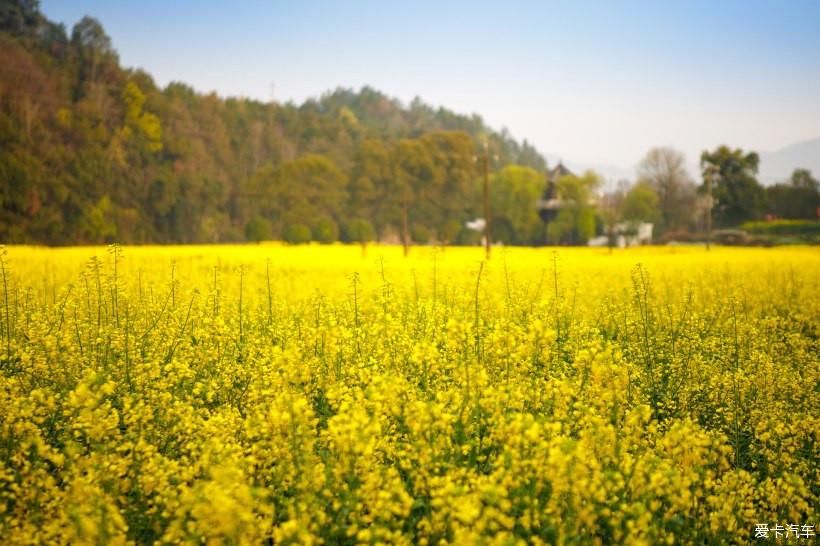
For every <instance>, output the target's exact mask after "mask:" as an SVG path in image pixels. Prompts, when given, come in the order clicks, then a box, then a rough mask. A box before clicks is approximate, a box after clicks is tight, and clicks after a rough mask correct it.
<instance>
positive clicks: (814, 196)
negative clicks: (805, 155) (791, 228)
mask: <svg viewBox="0 0 820 546" xmlns="http://www.w3.org/2000/svg"><path fill="white" fill-rule="evenodd" d="M766 197H767V201H768V213H769V214H771V215H773V216H775V217H777V218H793V219H814V218H817V211H818V209H819V208H820V193H818V181H817V179H816V178H814V177H813V176H812V174H811V171H808V170H806V169H795V170H794V172H793V173H792V176H791V178H790V179H789V180H788V181H786V182H782V183H780V184H775V185H774V186H770V187H768V188H766Z"/></svg>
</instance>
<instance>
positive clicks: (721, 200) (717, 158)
mask: <svg viewBox="0 0 820 546" xmlns="http://www.w3.org/2000/svg"><path fill="white" fill-rule="evenodd" d="M759 163H760V157H759V156H758V155H757V154H756V153H755V152H748V153H745V152H744V151H743V150H741V149H739V148H738V149H731V148H729V147H728V146H720V147H718V148H717V149H715V150H714V151H712V152H709V151H704V152H703V153H702V154H701V156H700V165H701V169H702V171H703V177H704V185H703V186H701V191H703V190H704V189H705V187H706V177H707V176H713V177H714V179H713V187H712V194H713V198H714V206H713V212H712V214H713V218H714V222H715V225H717V226H720V227H732V226H737V225H739V224H741V223H743V222H745V221H748V220H757V219H759V218H760V217H761V215H762V213H763V210H764V208H765V206H766V205H765V198H766V194H765V191H764V190H763V187H762V186H761V185H760V183H759V182H758V181H757V178H756V177H755V175H756V174H757V169H758V165H759ZM710 172H711V173H713V174H710Z"/></svg>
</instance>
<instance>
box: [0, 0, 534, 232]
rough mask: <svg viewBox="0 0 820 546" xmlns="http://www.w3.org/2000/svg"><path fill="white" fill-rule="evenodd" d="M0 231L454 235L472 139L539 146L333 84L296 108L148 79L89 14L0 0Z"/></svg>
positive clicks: (502, 149)
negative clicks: (56, 18) (51, 12)
mask: <svg viewBox="0 0 820 546" xmlns="http://www.w3.org/2000/svg"><path fill="white" fill-rule="evenodd" d="M0 7H2V9H0V143H2V146H1V147H0V195H2V197H0V240H2V241H4V242H18V243H22V242H28V243H46V244H69V243H73V244H76V243H100V242H106V241H121V242H126V243H146V242H180V243H189V242H223V241H241V240H246V239H248V238H250V239H258V238H267V237H281V236H283V234H284V233H285V231H286V230H288V229H289V228H292V227H293V226H294V225H299V227H302V226H301V225H302V224H304V227H306V228H308V229H312V230H314V232H316V230H318V231H320V232H322V231H324V232H326V233H327V236H328V238H332V237H334V236H335V234H336V233H338V232H339V231H340V230H341V232H342V235H344V232H345V230H344V228H345V226H346V225H348V224H349V223H350V222H351V221H353V220H366V221H368V222H370V223H371V224H372V225H373V227H374V229H375V231H376V232H377V234H378V235H381V236H384V235H388V234H390V233H394V232H395V231H396V230H398V229H399V227H400V226H401V225H402V223H403V221H404V217H405V215H406V216H407V219H408V222H409V225H410V226H411V227H412V228H413V229H414V231H415V232H417V233H429V234H430V235H432V236H436V237H438V238H446V239H453V238H455V237H456V236H457V231H458V226H459V225H460V222H461V221H462V220H464V219H466V218H469V217H472V216H474V215H475V214H476V212H477V211H478V207H477V199H476V192H475V187H476V183H475V181H476V175H477V172H476V165H475V161H474V154H475V150H476V149H478V146H479V145H480V143H481V142H483V141H484V140H487V141H488V142H489V145H490V148H491V152H492V153H493V154H494V155H497V156H498V165H499V166H501V165H504V164H509V163H516V164H520V165H524V166H530V167H533V168H535V169H538V170H543V169H544V168H545V161H544V158H543V157H542V156H541V155H540V154H539V153H538V152H537V151H536V150H535V149H534V148H533V147H532V146H530V145H529V144H527V143H526V142H522V143H519V142H517V141H515V140H514V139H513V138H512V137H511V136H510V135H509V134H508V133H507V132H506V131H495V130H492V129H490V128H489V127H487V126H486V125H485V124H484V122H483V121H482V119H481V118H480V117H479V116H477V115H472V116H465V115H460V114H456V113H454V112H452V111H450V110H447V109H444V108H433V107H431V106H429V105H427V104H425V103H424V102H422V101H421V100H420V99H416V100H414V101H413V102H412V103H411V104H409V105H405V104H402V103H401V102H399V101H398V100H395V99H391V98H390V97H387V96H385V95H384V94H382V93H380V92H379V91H377V90H375V89H371V88H367V87H365V88H362V89H360V90H358V91H356V90H349V89H337V90H335V91H333V92H329V93H326V94H324V95H322V96H321V97H319V98H316V99H313V100H308V101H306V102H305V103H303V104H299V105H297V104H292V103H288V104H278V103H263V102H259V101H254V100H248V99H243V98H224V97H219V96H216V95H214V94H203V93H200V92H197V91H195V90H194V89H192V88H191V87H189V86H187V85H185V84H183V83H173V84H170V85H168V86H167V87H165V88H164V89H161V88H159V87H158V86H157V85H156V84H155V82H154V81H153V79H152V77H151V75H150V74H147V73H145V72H143V71H139V70H131V69H128V68H125V67H122V66H120V63H119V59H118V56H117V53H116V50H115V48H114V45H113V44H112V43H111V40H110V38H109V37H108V36H107V35H106V33H105V31H104V29H103V28H102V26H101V25H100V24H99V23H98V22H97V21H96V20H95V19H93V18H90V17H86V18H84V19H83V20H81V21H80V22H78V23H77V24H76V25H75V26H74V27H73V29H72V30H71V32H70V33H69V32H67V31H66V29H65V28H64V27H63V26H62V25H57V24H55V23H53V22H51V21H49V20H48V19H47V18H46V17H45V16H44V15H43V14H42V13H41V12H40V11H39V8H38V7H37V3H36V2H22V3H21V2H9V1H6V0H3V1H0Z"/></svg>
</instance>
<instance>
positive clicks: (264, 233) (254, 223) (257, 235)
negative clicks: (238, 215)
mask: <svg viewBox="0 0 820 546" xmlns="http://www.w3.org/2000/svg"><path fill="white" fill-rule="evenodd" d="M272 238H273V230H272V229H271V225H270V222H269V221H268V220H266V219H265V218H262V217H261V216H254V217H253V218H251V220H250V222H248V224H247V225H246V226H245V239H247V240H248V241H253V242H255V243H258V242H259V241H265V240H268V239H272Z"/></svg>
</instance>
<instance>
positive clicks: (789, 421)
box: [0, 245, 820, 545]
mask: <svg viewBox="0 0 820 546" xmlns="http://www.w3.org/2000/svg"><path fill="white" fill-rule="evenodd" d="M481 258H482V255H481V253H480V251H479V249H469V248H462V249H456V248H452V249H451V248H448V249H433V248H423V249H413V251H412V253H411V255H410V257H408V258H404V257H403V256H401V252H400V250H399V249H395V248H391V247H378V246H374V247H371V248H370V249H368V253H367V255H362V253H361V250H360V249H359V248H353V247H344V246H341V245H339V246H334V245H331V246H303V247H283V246H279V245H258V246H235V247H231V246H221V247H194V246H189V247H135V248H120V247H111V248H109V249H104V248H95V247H88V248H70V249H40V248H26V247H14V248H9V249H4V250H2V251H0V259H2V264H1V265H2V279H0V281H1V282H2V293H0V543H3V544H43V543H49V544H52V543H53V544H81V545H82V544H89V545H90V544H95V545H96V544H208V545H222V544H224V545H228V544H236V545H244V544H266V543H268V544H269V543H274V544H425V545H445V544H482V545H484V544H486V545H494V544H497V545H518V544H561V545H569V544H634V545H641V544H644V545H650V544H652V545H654V544H695V543H697V544H745V543H748V542H750V541H752V540H753V536H754V529H755V525H756V524H757V523H759V522H767V521H795V522H800V523H802V524H816V520H817V514H818V505H817V499H818V498H819V497H820V475H818V472H820V467H818V465H817V460H818V447H817V446H818V442H817V440H818V438H817V436H818V431H820V411H818V407H819V406H818V404H817V392H818V386H819V383H818V379H819V378H820V365H819V364H820V361H818V356H817V355H818V348H819V347H818V345H820V341H818V334H820V253H818V252H817V251H816V250H815V249H812V248H800V247H794V248H788V249H713V250H712V251H711V252H706V251H705V250H704V249H701V248H680V247H676V248H640V249H628V250H621V251H616V252H614V253H612V254H609V253H608V252H607V251H601V250H597V249H561V250H559V251H554V250H551V249H510V250H500V251H498V252H496V253H495V255H494V256H493V259H492V260H491V261H490V262H487V263H482V261H481Z"/></svg>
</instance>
